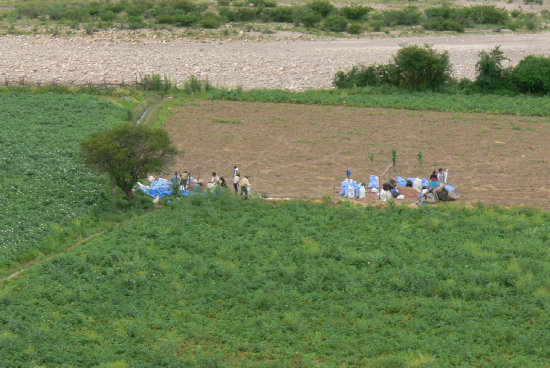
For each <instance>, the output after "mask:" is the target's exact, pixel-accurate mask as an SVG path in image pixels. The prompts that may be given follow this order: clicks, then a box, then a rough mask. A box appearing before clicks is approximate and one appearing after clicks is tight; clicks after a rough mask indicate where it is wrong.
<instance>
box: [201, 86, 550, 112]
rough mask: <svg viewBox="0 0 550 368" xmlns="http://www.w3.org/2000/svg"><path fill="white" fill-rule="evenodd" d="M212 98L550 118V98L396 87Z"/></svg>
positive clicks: (216, 94)
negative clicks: (414, 90) (410, 89)
mask: <svg viewBox="0 0 550 368" xmlns="http://www.w3.org/2000/svg"><path fill="white" fill-rule="evenodd" d="M210 96H211V98H214V99H225V100H234V101H264V102H285V103H300V104H323V105H350V106H366V107H389V108H396V109H409V110H435V111H449V112H481V113H488V114H506V115H525V116H550V97H549V96H540V97H533V96H527V95H516V96H503V95H493V94H486V93H483V94H481V93H475V94H463V93H445V92H430V91H427V92H413V91H407V90H400V89H397V88H391V87H388V88H384V87H381V88H377V87H367V88H355V89H351V90H308V91H305V92H290V91H285V90H246V91H245V90H242V89H235V90H224V89H220V90H214V91H211V92H210Z"/></svg>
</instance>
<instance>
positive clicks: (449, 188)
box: [445, 184, 455, 192]
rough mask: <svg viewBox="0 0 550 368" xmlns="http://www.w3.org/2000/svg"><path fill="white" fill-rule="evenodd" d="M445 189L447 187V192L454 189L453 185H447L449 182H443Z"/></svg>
mask: <svg viewBox="0 0 550 368" xmlns="http://www.w3.org/2000/svg"><path fill="white" fill-rule="evenodd" d="M445 189H447V190H448V191H449V192H454V191H455V187H453V186H452V185H449V184H445Z"/></svg>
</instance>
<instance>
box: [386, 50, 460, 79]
mask: <svg viewBox="0 0 550 368" xmlns="http://www.w3.org/2000/svg"><path fill="white" fill-rule="evenodd" d="M393 60H394V63H395V66H396V67H397V70H398V74H399V77H400V84H401V85H402V86H403V87H407V88H412V89H419V90H424V89H439V88H441V87H443V86H444V85H445V83H447V81H449V79H450V78H451V62H450V61H449V54H448V52H447V51H445V52H442V53H439V52H437V51H436V50H434V49H433V48H431V46H429V45H425V46H424V47H420V46H417V45H411V46H405V47H402V48H401V49H399V51H398V52H397V54H396V55H395V56H394V58H393Z"/></svg>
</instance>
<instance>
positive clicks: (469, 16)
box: [452, 5, 509, 27]
mask: <svg viewBox="0 0 550 368" xmlns="http://www.w3.org/2000/svg"><path fill="white" fill-rule="evenodd" d="M452 18H453V19H454V20H455V21H457V22H459V23H461V24H463V25H465V26H467V27H473V26H474V25H476V24H505V23H506V21H507V20H508V18H509V15H508V11H507V10H506V9H501V8H497V7H495V6H494V5H476V6H471V7H468V8H456V9H453V15H452Z"/></svg>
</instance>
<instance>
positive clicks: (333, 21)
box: [323, 15, 348, 32]
mask: <svg viewBox="0 0 550 368" xmlns="http://www.w3.org/2000/svg"><path fill="white" fill-rule="evenodd" d="M323 28H324V29H325V30H329V31H332V32H344V31H345V30H346V29H347V28H348V20H347V19H346V18H344V17H342V16H341V15H329V16H328V17H326V18H325V20H324V21H323Z"/></svg>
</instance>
